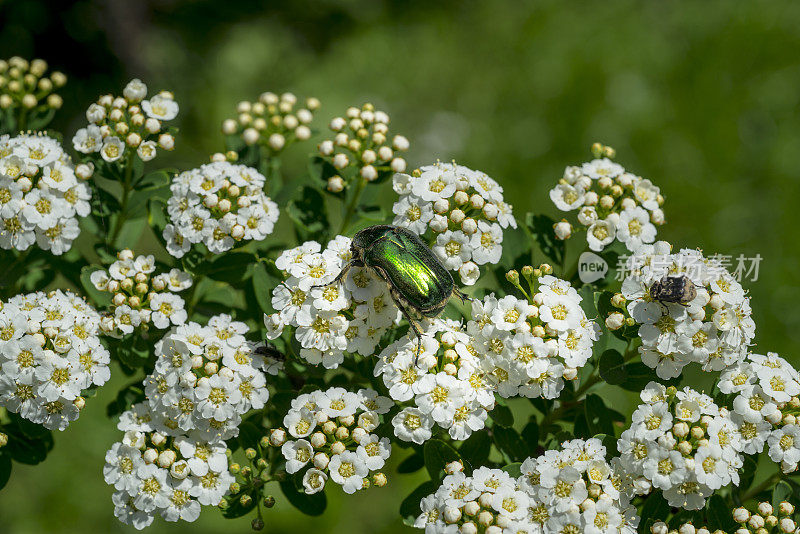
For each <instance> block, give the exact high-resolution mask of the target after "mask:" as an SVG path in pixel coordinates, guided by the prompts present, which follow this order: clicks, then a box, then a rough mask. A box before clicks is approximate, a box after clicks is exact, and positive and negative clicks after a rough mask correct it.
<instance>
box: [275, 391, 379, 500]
mask: <svg viewBox="0 0 800 534" xmlns="http://www.w3.org/2000/svg"><path fill="white" fill-rule="evenodd" d="M392 406H394V403H393V402H392V401H391V400H390V399H388V398H386V397H382V396H380V395H378V394H377V393H376V392H375V391H373V390H371V389H362V390H359V391H358V393H352V392H348V391H346V390H345V389H343V388H330V389H328V390H326V391H322V390H317V391H314V392H313V393H306V394H303V395H300V396H298V397H297V398H296V399H295V400H293V401H292V407H291V409H290V410H289V412H288V413H287V414H286V417H284V419H283V425H284V427H285V428H276V429H272V430H270V433H269V436H268V442H269V445H271V446H273V447H279V448H280V450H281V453H282V454H283V457H284V458H285V459H286V472H287V473H288V474H290V475H294V476H296V477H300V476H301V474H302V484H303V489H304V491H305V492H306V493H307V494H309V495H310V494H314V493H317V492H320V491H322V490H323V489H324V488H325V484H326V483H327V481H328V480H329V479H330V480H332V481H333V482H335V483H337V484H339V485H341V486H342V490H343V491H344V492H345V493H348V494H350V493H355V492H356V491H358V490H361V489H366V488H368V487H369V486H370V485H372V484H374V485H375V486H378V487H381V486H384V485H386V481H387V480H386V475H385V474H384V473H382V472H381V471H380V470H381V469H382V468H383V466H384V464H385V463H386V460H387V459H388V458H389V455H390V454H391V450H392V449H391V445H390V444H389V440H388V439H387V438H380V437H378V436H377V435H376V434H373V433H372V432H373V431H374V430H375V429H376V428H378V425H380V424H381V419H382V418H381V416H382V415H385V414H386V413H388V412H389V409H390V408H391V407H392ZM292 438H294V439H292ZM370 473H372V475H371V477H370Z"/></svg>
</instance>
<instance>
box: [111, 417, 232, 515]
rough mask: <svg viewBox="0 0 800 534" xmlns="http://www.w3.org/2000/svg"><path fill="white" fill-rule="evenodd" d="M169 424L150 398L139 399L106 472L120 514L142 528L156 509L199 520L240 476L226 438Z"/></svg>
mask: <svg viewBox="0 0 800 534" xmlns="http://www.w3.org/2000/svg"><path fill="white" fill-rule="evenodd" d="M169 426H170V425H169V422H168V421H164V420H162V419H161V416H160V415H159V414H158V413H157V412H156V413H153V412H152V411H151V409H150V407H149V406H148V404H147V403H146V402H144V403H139V404H135V405H133V406H132V407H131V409H130V410H128V411H126V412H124V413H123V414H122V415H121V416H120V420H119V423H118V425H117V428H119V429H120V430H122V431H123V432H125V435H124V438H123V439H122V441H121V442H117V443H114V444H113V445H112V446H111V448H110V449H109V450H108V452H107V453H106V458H105V460H106V463H105V466H104V467H103V476H104V477H105V481H106V483H108V484H109V485H111V486H114V488H115V490H116V491H115V492H114V494H113V495H112V497H111V499H112V501H113V503H114V515H115V516H116V517H117V518H118V519H119V520H120V521H121V522H123V523H125V524H126V525H132V526H133V527H134V528H136V529H137V530H142V529H143V528H145V527H147V526H149V525H150V524H151V523H152V522H153V519H154V517H155V516H156V514H160V515H161V517H163V518H164V519H165V520H167V521H178V520H180V519H182V520H184V521H189V522H191V521H194V520H196V519H197V518H198V516H199V515H200V507H201V505H203V506H217V505H219V503H220V501H222V498H223V497H224V496H225V495H226V494H227V493H228V492H229V491H230V488H231V484H233V483H234V481H235V478H234V477H233V475H231V474H230V472H229V470H228V457H227V455H226V445H225V442H224V441H223V440H222V439H221V438H219V437H217V438H213V439H211V440H208V438H207V437H205V436H200V435H198V434H196V433H194V432H188V433H186V434H182V435H175V434H174V433H172V432H171V431H169ZM165 430H166V431H165Z"/></svg>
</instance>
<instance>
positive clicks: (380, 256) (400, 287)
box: [328, 225, 470, 352]
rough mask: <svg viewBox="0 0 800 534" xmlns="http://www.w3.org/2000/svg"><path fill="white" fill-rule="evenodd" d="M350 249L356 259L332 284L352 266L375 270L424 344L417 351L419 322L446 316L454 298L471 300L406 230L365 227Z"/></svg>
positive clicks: (419, 334)
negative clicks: (445, 312) (448, 303)
mask: <svg viewBox="0 0 800 534" xmlns="http://www.w3.org/2000/svg"><path fill="white" fill-rule="evenodd" d="M350 250H351V252H352V253H353V259H352V260H350V262H348V264H347V265H345V266H344V268H343V269H342V271H341V272H340V273H339V274H338V275H337V276H336V278H335V279H334V280H333V281H332V282H331V283H330V284H335V283H337V282H339V281H340V280H342V279H343V278H344V277H345V276H346V275H347V272H348V271H349V270H350V268H351V267H367V268H368V269H371V270H372V272H374V273H375V274H376V275H377V276H379V277H380V278H381V279H382V280H383V281H384V282H386V283H387V284H388V285H389V292H390V294H391V296H392V299H393V300H394V302H395V304H396V305H397V307H398V308H400V311H401V312H402V313H403V315H404V316H405V318H406V319H407V320H408V322H409V324H410V325H411V329H412V330H413V331H414V333H415V334H416V335H417V340H418V341H420V343H418V344H417V352H419V348H420V346H421V341H422V333H421V332H420V327H419V325H418V324H417V320H420V319H422V318H423V317H436V316H437V315H439V314H440V313H442V310H443V309H444V307H445V306H447V302H448V301H449V300H450V297H452V296H454V295H455V296H457V297H458V298H460V299H461V301H462V302H463V301H464V300H465V299H467V300H470V299H469V297H468V296H467V295H465V294H464V293H462V292H461V291H459V290H458V288H456V287H455V284H454V282H453V277H452V276H451V275H450V271H448V270H447V269H446V268H445V266H444V265H442V262H440V261H439V258H437V257H436V254H434V253H433V251H432V250H431V249H430V248H428V245H426V244H425V243H424V242H423V241H422V239H420V238H419V236H418V235H417V234H415V233H413V232H410V231H409V230H406V229H405V228H400V227H398V226H390V225H376V226H370V227H368V228H364V229H363V230H361V231H360V232H358V233H357V234H356V235H355V236H353V240H352V242H351V244H350ZM330 284H328V285H330Z"/></svg>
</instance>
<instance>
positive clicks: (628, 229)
mask: <svg viewBox="0 0 800 534" xmlns="http://www.w3.org/2000/svg"><path fill="white" fill-rule="evenodd" d="M655 238H656V227H655V226H653V225H652V224H651V223H650V215H649V214H648V213H647V211H646V210H645V209H644V208H641V207H635V208H632V209H626V210H623V211H622V213H620V216H619V222H618V223H617V239H619V240H620V241H622V242H623V243H625V246H626V247H628V250H630V251H632V252H635V251H636V250H637V249H638V248H639V247H640V246H641V245H642V244H644V243H652V242H653V241H655Z"/></svg>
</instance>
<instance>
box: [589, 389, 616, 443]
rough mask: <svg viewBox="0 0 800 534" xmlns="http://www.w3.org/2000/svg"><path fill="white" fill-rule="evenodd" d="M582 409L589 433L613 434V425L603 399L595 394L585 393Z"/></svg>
mask: <svg viewBox="0 0 800 534" xmlns="http://www.w3.org/2000/svg"><path fill="white" fill-rule="evenodd" d="M584 410H585V412H586V423H587V425H588V427H589V433H590V434H591V435H597V434H609V435H612V436H613V435H614V425H613V423H612V420H611V417H610V415H609V413H608V410H607V409H606V405H605V403H604V402H603V399H601V398H600V397H599V396H598V395H595V394H591V395H587V396H586V401H585V405H584Z"/></svg>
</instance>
